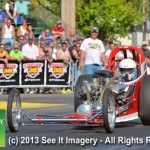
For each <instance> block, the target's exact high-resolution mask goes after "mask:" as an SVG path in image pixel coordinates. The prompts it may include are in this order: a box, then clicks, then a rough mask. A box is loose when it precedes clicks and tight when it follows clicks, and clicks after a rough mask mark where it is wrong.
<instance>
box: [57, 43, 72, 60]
mask: <svg viewBox="0 0 150 150" xmlns="http://www.w3.org/2000/svg"><path fill="white" fill-rule="evenodd" d="M67 47H68V43H67V42H65V41H64V42H62V44H61V49H59V50H58V52H57V60H63V62H64V63H66V62H69V61H70V59H71V55H70V53H69V51H68V49H67Z"/></svg>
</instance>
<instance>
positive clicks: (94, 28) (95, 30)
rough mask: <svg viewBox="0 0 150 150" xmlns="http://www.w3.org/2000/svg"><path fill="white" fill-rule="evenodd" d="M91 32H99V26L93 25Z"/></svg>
mask: <svg viewBox="0 0 150 150" xmlns="http://www.w3.org/2000/svg"><path fill="white" fill-rule="evenodd" d="M91 32H97V33H98V32H99V29H98V27H92V29H91Z"/></svg>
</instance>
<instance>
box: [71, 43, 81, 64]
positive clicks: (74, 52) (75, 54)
mask: <svg viewBox="0 0 150 150" xmlns="http://www.w3.org/2000/svg"><path fill="white" fill-rule="evenodd" d="M80 46H81V44H80V43H79V42H77V43H76V44H75V46H74V49H73V50H72V56H73V57H72V59H73V61H74V62H76V61H79V60H80V54H81V51H80Z"/></svg>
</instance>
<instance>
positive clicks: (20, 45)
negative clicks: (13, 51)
mask: <svg viewBox="0 0 150 150" xmlns="http://www.w3.org/2000/svg"><path fill="white" fill-rule="evenodd" d="M25 42H26V41H25V39H24V36H23V35H20V36H19V39H18V45H19V49H20V50H21V51H22V47H23V45H24V44H26V43H25Z"/></svg>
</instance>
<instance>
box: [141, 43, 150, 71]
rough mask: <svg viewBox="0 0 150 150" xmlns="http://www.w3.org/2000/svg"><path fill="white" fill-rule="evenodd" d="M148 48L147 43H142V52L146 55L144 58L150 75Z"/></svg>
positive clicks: (149, 53)
mask: <svg viewBox="0 0 150 150" xmlns="http://www.w3.org/2000/svg"><path fill="white" fill-rule="evenodd" d="M147 46H148V43H147V41H143V42H142V48H141V49H142V51H143V53H144V56H145V60H146V62H147V73H148V74H150V51H149V49H148V48H147Z"/></svg>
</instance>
